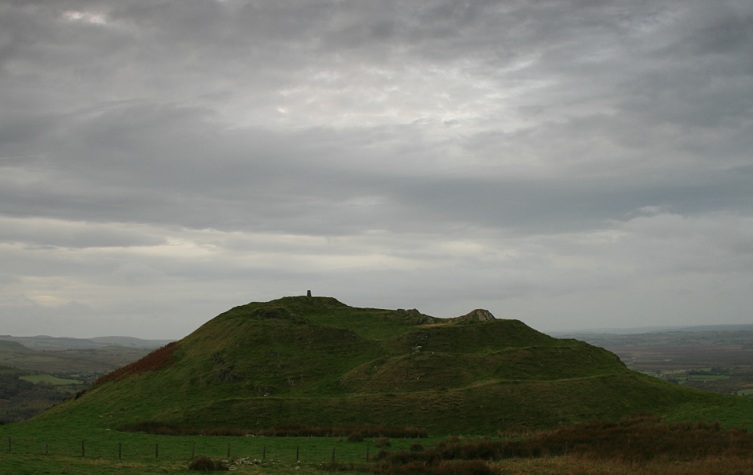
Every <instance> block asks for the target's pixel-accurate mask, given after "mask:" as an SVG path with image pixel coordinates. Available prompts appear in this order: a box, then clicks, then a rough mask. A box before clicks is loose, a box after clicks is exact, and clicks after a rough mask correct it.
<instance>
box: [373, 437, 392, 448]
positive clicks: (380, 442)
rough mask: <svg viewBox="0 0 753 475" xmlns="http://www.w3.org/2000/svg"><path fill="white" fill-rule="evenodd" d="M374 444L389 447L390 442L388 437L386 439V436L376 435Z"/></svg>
mask: <svg viewBox="0 0 753 475" xmlns="http://www.w3.org/2000/svg"><path fill="white" fill-rule="evenodd" d="M374 445H376V446H377V447H379V448H383V447H389V446H390V445H392V444H390V439H388V438H387V437H377V438H376V439H374Z"/></svg>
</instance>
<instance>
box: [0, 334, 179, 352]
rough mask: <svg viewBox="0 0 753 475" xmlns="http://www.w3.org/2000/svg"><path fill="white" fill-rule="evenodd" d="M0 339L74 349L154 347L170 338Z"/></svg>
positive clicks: (29, 345) (38, 347) (34, 346)
mask: <svg viewBox="0 0 753 475" xmlns="http://www.w3.org/2000/svg"><path fill="white" fill-rule="evenodd" d="M0 341H9V342H16V343H20V344H22V345H24V346H25V347H27V348H31V349H33V350H45V351H46V350H76V349H92V348H106V347H108V346H120V347H124V348H141V349H154V348H159V347H160V346H164V345H166V344H167V343H169V342H170V340H142V339H140V338H133V337H127V336H105V337H95V338H70V337H53V336H47V335H38V336H11V335H0Z"/></svg>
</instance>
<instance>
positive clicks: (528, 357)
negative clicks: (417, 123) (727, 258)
mask: <svg viewBox="0 0 753 475" xmlns="http://www.w3.org/2000/svg"><path fill="white" fill-rule="evenodd" d="M641 413H654V414H659V415H662V416H666V417H669V418H686V417H687V416H688V415H692V416H695V417H704V418H708V417H709V416H711V418H713V419H719V420H725V421H730V422H733V423H736V424H738V425H739V424H743V425H748V426H751V425H753V405H750V404H749V401H744V400H742V399H741V398H737V399H736V398H731V397H725V396H721V395H713V394H707V393H703V392H700V391H695V390H692V389H687V388H683V387H680V386H676V385H671V384H668V383H665V382H663V381H660V380H658V379H655V378H651V377H648V376H645V375H642V374H640V373H637V372H635V371H632V370H630V369H628V368H627V367H626V366H625V365H624V364H623V363H622V362H621V361H620V359H619V358H618V357H617V356H615V355H614V354H613V353H610V352H608V351H606V350H604V349H602V348H599V347H596V346H593V345H590V344H587V343H585V342H582V341H579V340H574V339H557V338H553V337H551V336H548V335H545V334H543V333H541V332H538V331H536V330H534V329H532V328H530V327H528V326H527V325H525V324H524V323H523V322H521V321H519V320H513V319H499V318H495V317H494V316H493V315H491V313H490V312H488V311H486V310H481V309H478V310H474V311H472V312H470V313H468V314H467V315H464V316H461V317H457V318H453V319H440V318H436V317H432V316H429V315H425V314H422V313H421V312H419V311H418V310H415V309H411V310H403V309H398V310H384V309H373V308H356V307H350V306H348V305H345V304H343V303H341V302H340V301H338V300H336V299H334V298H331V297H310V296H306V297H284V298H281V299H278V300H273V301H270V302H253V303H249V304H247V305H242V306H239V307H235V308H233V309H231V310H228V311H227V312H224V313H222V314H220V315H218V316H217V317H215V318H214V319H212V320H210V321H209V322H207V323H206V324H204V325H203V326H201V327H200V328H198V329H197V330H196V331H194V332H193V333H192V334H190V335H188V336H187V337H185V338H184V339H182V340H180V341H177V342H174V343H171V344H169V345H166V346H164V347H162V348H161V349H159V350H157V351H155V352H153V353H151V354H150V355H148V356H146V357H145V358H143V359H141V360H139V361H137V362H135V363H133V364H131V365H128V366H125V367H123V368H121V369H119V370H117V371H115V372H113V373H110V374H109V375H107V376H106V377H104V378H101V379H100V380H99V381H98V382H97V383H95V385H94V386H93V387H91V388H90V389H89V390H87V391H86V392H85V393H84V394H83V395H81V397H79V398H77V399H75V400H71V401H68V402H66V403H64V404H61V405H59V406H57V407H55V408H54V409H53V410H51V411H48V412H47V413H45V414H44V415H43V416H40V418H38V419H39V421H40V422H43V421H45V420H46V421H52V420H59V418H61V417H63V418H65V417H71V418H76V419H77V420H88V421H89V422H90V423H91V424H96V425H100V426H104V427H106V428H118V427H124V426H128V425H133V424H139V423H142V424H143V423H149V424H152V425H162V426H165V427H192V428H195V429H197V430H199V429H203V430H207V431H211V430H220V429H223V430H228V429H235V430H246V431H261V430H268V429H272V428H275V427H282V426H292V425H296V426H306V427H333V426H341V427H342V426H356V425H382V426H388V427H406V426H412V427H420V428H424V429H426V430H428V431H430V432H432V433H493V432H495V431H505V430H520V429H528V428H544V427H553V426H557V425H560V424H563V423H570V422H578V421H587V420H593V419H606V420H615V419H619V418H622V417H626V416H631V415H635V414H641Z"/></svg>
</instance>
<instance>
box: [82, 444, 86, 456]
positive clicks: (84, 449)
mask: <svg viewBox="0 0 753 475" xmlns="http://www.w3.org/2000/svg"><path fill="white" fill-rule="evenodd" d="M81 456H82V457H86V445H85V441H83V440H82V441H81Z"/></svg>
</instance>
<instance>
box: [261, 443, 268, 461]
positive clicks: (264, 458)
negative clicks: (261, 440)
mask: <svg viewBox="0 0 753 475" xmlns="http://www.w3.org/2000/svg"><path fill="white" fill-rule="evenodd" d="M261 459H262V460H267V446H266V445H265V446H264V448H263V449H262V451H261Z"/></svg>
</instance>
